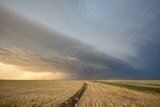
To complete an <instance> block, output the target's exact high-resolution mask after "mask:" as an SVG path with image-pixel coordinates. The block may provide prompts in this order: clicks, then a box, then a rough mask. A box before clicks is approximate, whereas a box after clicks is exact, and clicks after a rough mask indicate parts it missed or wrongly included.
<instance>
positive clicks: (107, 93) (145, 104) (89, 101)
mask: <svg viewBox="0 0 160 107" xmlns="http://www.w3.org/2000/svg"><path fill="white" fill-rule="evenodd" d="M159 105H160V95H159V94H156V95H154V94H151V93H142V92H137V91H134V90H129V89H125V88H120V87H114V86H110V85H106V84H102V83H97V82H88V88H87V90H86V91H85V93H84V95H83V96H82V98H81V100H80V101H79V102H78V107H159Z"/></svg>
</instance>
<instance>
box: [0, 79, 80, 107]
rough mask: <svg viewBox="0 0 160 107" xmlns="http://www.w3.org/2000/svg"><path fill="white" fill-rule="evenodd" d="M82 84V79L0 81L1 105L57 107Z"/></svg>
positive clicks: (3, 106) (7, 106)
mask: <svg viewBox="0 0 160 107" xmlns="http://www.w3.org/2000/svg"><path fill="white" fill-rule="evenodd" d="M82 85H83V82H81V81H0V107H10V106H13V107H14V106H15V107H32V106H33V107H41V106H43V107H50V106H52V107H56V106H59V105H60V104H61V103H62V102H64V101H65V100H67V99H68V98H69V97H70V96H72V95H73V94H74V93H75V92H77V91H78V90H79V89H80V88H81V86H82Z"/></svg>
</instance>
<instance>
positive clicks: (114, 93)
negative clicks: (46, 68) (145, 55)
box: [0, 80, 160, 107]
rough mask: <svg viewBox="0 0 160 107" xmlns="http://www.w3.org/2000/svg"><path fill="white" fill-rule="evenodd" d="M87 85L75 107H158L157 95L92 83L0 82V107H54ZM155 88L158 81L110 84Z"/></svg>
mask: <svg viewBox="0 0 160 107" xmlns="http://www.w3.org/2000/svg"><path fill="white" fill-rule="evenodd" d="M84 82H85V83H86V84H87V88H86V89H85V91H84V93H83V95H82V96H81V98H80V99H79V100H78V102H77V103H76V105H75V106H76V107H159V105H160V94H159V93H150V92H140V91H136V90H131V89H127V88H122V87H115V86H112V85H107V84H102V83H98V82H92V81H80V80H79V81H78V80H77V81H4V80H1V81H0V107H58V106H61V104H62V103H63V102H65V101H66V100H67V99H69V98H70V97H71V96H73V95H74V94H75V93H76V92H78V91H79V90H80V89H81V87H82V86H83V85H84ZM112 82H121V83H122V82H123V83H127V84H128V83H129V84H134V85H135V84H138V85H139V84H142V83H143V84H145V85H149V86H150V85H152V86H154V82H155V86H159V82H160V81H142V82H140V81H138V83H136V82H135V81H112ZM147 82H148V83H147Z"/></svg>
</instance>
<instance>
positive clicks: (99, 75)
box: [0, 9, 157, 79]
mask: <svg viewBox="0 0 160 107" xmlns="http://www.w3.org/2000/svg"><path fill="white" fill-rule="evenodd" d="M0 16H1V17H0V22H1V23H0V45H1V47H0V61H1V62H3V63H6V64H12V65H16V66H18V67H19V68H20V69H23V70H30V71H35V72H37V71H39V72H41V71H53V72H55V71H57V72H58V71H63V72H67V73H70V74H71V75H72V77H71V78H74V79H119V78H121V79H155V78H157V76H156V75H154V73H147V72H144V71H140V70H137V69H135V68H133V67H132V66H130V64H129V63H126V62H124V61H122V60H120V59H117V58H114V57H112V56H109V55H107V54H105V53H103V52H101V51H99V50H98V49H97V48H95V47H93V46H91V45H89V44H87V43H85V42H82V41H79V40H76V39H74V38H71V37H69V36H66V35H65V36H64V34H61V33H59V32H56V31H53V30H51V29H49V28H46V27H44V26H43V25H41V24H40V23H34V22H33V21H29V20H27V19H25V18H23V16H21V17H20V16H16V15H15V14H13V13H10V12H7V11H5V10H3V9H0ZM144 74H145V75H144Z"/></svg>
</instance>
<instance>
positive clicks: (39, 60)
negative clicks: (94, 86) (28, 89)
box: [0, 0, 160, 79]
mask: <svg viewBox="0 0 160 107" xmlns="http://www.w3.org/2000/svg"><path fill="white" fill-rule="evenodd" d="M102 1H103V0H102ZM102 1H101V2H100V3H103V2H104V1H103V2H102ZM36 2H38V1H36V0H35V1H34V2H33V4H34V3H36ZM42 2H43V1H39V2H38V3H39V4H38V6H40V7H41V6H42ZM53 2H55V1H49V0H48V1H47V2H46V4H47V5H48V4H49V3H53ZM108 2H109V3H110V4H114V5H113V6H111V7H110V9H111V8H113V7H114V6H118V4H119V5H120V10H117V9H118V7H117V8H116V9H114V10H113V11H112V12H111V13H117V12H118V11H120V12H122V11H123V10H124V9H126V8H129V7H128V6H129V4H130V5H132V6H133V5H134V4H135V3H137V2H138V1H137V2H135V3H131V2H125V3H123V2H122V3H120V2H116V3H115V2H111V1H108ZM155 2H156V0H155ZM55 3H56V4H58V5H59V6H63V8H66V10H64V11H63V10H62V9H59V7H57V6H55V8H51V7H50V5H49V7H48V8H47V9H44V8H43V7H42V8H40V9H39V10H38V9H37V8H35V9H33V12H32V11H31V10H29V9H28V10H27V6H29V5H28V2H26V4H23V3H22V2H20V1H18V0H16V2H15V3H13V2H10V1H7V0H6V1H3V0H2V1H1V2H0V6H1V7H0V16H1V17H0V65H1V68H0V73H1V74H3V75H8V74H7V73H9V72H11V70H9V69H8V70H7V69H4V68H5V67H7V66H8V67H10V68H11V69H13V72H17V79H34V78H36V79H159V78H160V77H159V60H160V57H159V54H160V48H159V46H160V42H159V41H160V36H159V34H160V32H159V31H160V22H159V18H160V16H159V15H160V13H159V12H158V11H155V13H152V12H153V10H150V11H151V12H149V13H148V17H149V18H145V17H144V16H146V15H147V13H146V12H147V11H146V10H142V12H143V14H138V12H140V10H141V8H140V7H141V6H142V5H144V4H143V3H140V6H138V7H136V8H133V7H131V8H129V10H130V11H132V12H133V14H135V15H137V17H138V18H135V19H132V20H131V19H130V18H131V17H132V16H130V14H129V13H127V12H126V13H127V14H128V17H129V18H126V19H127V20H128V22H126V21H123V23H125V24H122V23H121V22H120V19H123V18H124V17H122V16H123V14H125V13H121V14H118V13H117V16H121V17H119V19H115V21H116V23H113V21H112V17H111V16H113V17H114V15H112V14H110V15H109V13H105V11H102V9H104V10H105V9H106V8H105V5H107V4H106V3H104V4H96V1H93V2H89V1H86V2H84V3H82V1H80V2H78V3H77V6H79V5H81V6H82V7H83V8H82V10H78V9H79V7H77V8H76V7H75V5H76V3H75V2H73V3H71V2H70V0H69V2H68V3H65V1H64V3H65V4H64V3H63V2H58V1H57V2H55ZM55 3H53V5H55ZM126 3H127V4H126ZM146 3H147V2H146ZM158 3H159V4H156V5H155V3H152V5H155V10H156V9H157V8H158V5H160V2H158ZM20 4H21V5H20ZM84 4H85V5H84ZM147 4H148V3H147ZM24 5H25V6H24ZM100 5H102V7H103V8H101V7H100ZM123 5H126V8H122V7H123ZM21 6H23V7H21ZM43 6H45V5H43ZM145 6H146V5H144V8H146V9H147V10H149V9H150V8H147V7H145ZM148 6H149V7H150V6H151V5H149V4H148ZM156 6H157V7H156ZM93 7H96V8H95V9H93ZM151 7H152V6H151ZM31 8H33V7H31ZM71 8H75V10H72V9H71ZM108 8H109V7H108ZM11 9H12V10H11ZM56 9H59V10H56ZM76 9H77V10H76ZM47 10H48V13H45V11H47ZM51 10H53V11H51ZM69 10H70V11H69ZM83 10H87V11H86V13H85V12H83ZM129 10H128V11H129ZM75 11H77V12H79V17H78V18H77V13H76V12H75ZM23 12H25V13H23ZM34 12H35V14H34ZM39 12H40V13H39ZM52 12H53V13H54V14H51V13H52ZM97 12H98V14H96V13H97ZM62 13H64V14H62ZM151 13H152V14H151ZM65 14H66V15H65ZM106 14H108V15H109V16H107V15H106ZM61 15H62V16H63V15H64V18H65V19H63V18H62V17H60V16H61ZM138 15H140V16H138ZM143 15H144V16H143ZM44 16H45V18H47V17H50V18H51V19H50V18H48V19H46V20H45V19H43V20H42V19H41V18H44ZM91 16H93V19H91V18H90V17H91ZM58 17H60V18H59V19H58ZM105 17H106V18H107V17H108V19H104V18H105ZM141 17H143V18H145V19H144V20H145V21H144V20H143V19H141ZM72 18H73V21H71V19H72ZM77 20H79V21H78V22H77ZM87 20H88V21H87ZM105 20H107V21H105ZM109 20H110V21H111V22H109ZM136 20H137V21H136ZM131 21H135V23H131ZM54 22H55V23H54ZM58 22H59V23H58ZM73 22H74V23H75V25H74V24H73ZM81 22H82V23H81ZM93 22H94V23H93ZM103 22H104V23H103ZM140 22H142V23H140ZM62 23H63V24H65V25H63V24H62ZM76 24H77V25H76ZM103 24H104V25H103ZM112 24H113V25H112ZM56 25H57V27H56ZM62 25H63V27H61V26H62ZM66 25H67V26H66ZM64 27H66V29H64ZM60 28H61V29H62V31H61V30H60ZM71 29H72V31H71ZM86 30H87V31H86ZM76 32H77V33H76ZM98 35H99V37H98ZM2 66H3V67H2ZM5 71H7V72H6V74H5ZM20 72H22V73H23V74H21V73H20ZM28 73H29V74H28ZM24 75H25V76H24ZM28 75H29V76H28ZM31 75H32V76H31ZM36 75H37V76H36ZM4 77H5V76H4ZM29 77H32V78H29ZM8 78H9V77H6V79H8ZM0 79H5V78H2V76H1V77H0ZM10 79H16V76H14V77H13V78H10Z"/></svg>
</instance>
